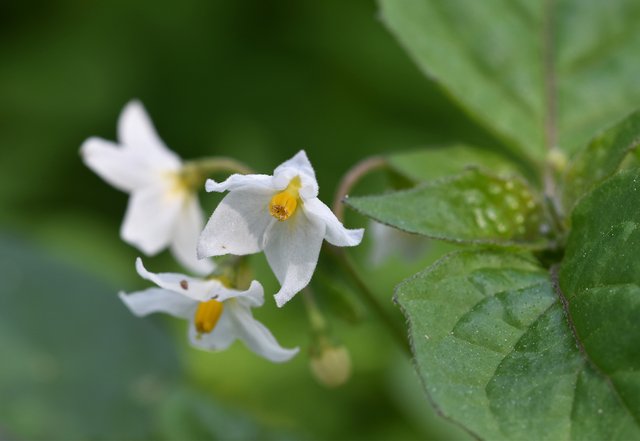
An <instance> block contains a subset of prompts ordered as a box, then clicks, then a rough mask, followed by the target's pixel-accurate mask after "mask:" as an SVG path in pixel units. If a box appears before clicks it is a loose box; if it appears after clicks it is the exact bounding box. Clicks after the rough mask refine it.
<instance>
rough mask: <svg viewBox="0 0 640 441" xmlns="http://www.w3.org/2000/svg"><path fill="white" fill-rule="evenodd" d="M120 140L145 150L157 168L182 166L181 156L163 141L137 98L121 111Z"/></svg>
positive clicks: (122, 142) (119, 121) (132, 146)
mask: <svg viewBox="0 0 640 441" xmlns="http://www.w3.org/2000/svg"><path fill="white" fill-rule="evenodd" d="M118 140H119V141H120V143H121V144H124V145H126V146H129V147H131V148H133V149H137V150H139V151H142V152H144V154H145V155H146V156H147V158H148V160H149V162H150V163H153V164H155V165H156V166H157V168H162V169H168V170H172V169H173V170H175V169H177V168H179V167H180V166H181V161H180V158H179V157H178V155H176V154H175V153H174V152H172V151H171V150H169V149H168V148H167V146H165V144H164V142H162V140H161V139H160V137H159V136H158V134H157V133H156V130H155V128H154V127H153V124H152V123H151V119H150V118H149V116H148V115H147V112H146V111H145V109H144V107H143V105H142V103H140V102H139V101H137V100H133V101H130V102H129V103H128V104H127V105H126V106H125V108H124V109H123V110H122V113H120V118H119V120H118Z"/></svg>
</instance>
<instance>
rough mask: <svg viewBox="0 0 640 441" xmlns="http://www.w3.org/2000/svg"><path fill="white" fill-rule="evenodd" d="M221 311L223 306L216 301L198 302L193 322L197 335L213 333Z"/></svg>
mask: <svg viewBox="0 0 640 441" xmlns="http://www.w3.org/2000/svg"><path fill="white" fill-rule="evenodd" d="M223 309H224V305H223V304H222V302H219V301H217V300H209V301H206V302H200V304H199V305H198V309H196V314H195V316H194V320H193V322H194V324H195V325H196V331H198V334H208V333H209V332H211V331H213V328H215V327H216V323H218V320H220V316H221V315H222V310H223Z"/></svg>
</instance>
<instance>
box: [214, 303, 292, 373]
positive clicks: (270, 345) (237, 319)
mask: <svg viewBox="0 0 640 441" xmlns="http://www.w3.org/2000/svg"><path fill="white" fill-rule="evenodd" d="M225 306H226V305H225ZM228 313H229V315H230V318H231V319H232V320H233V322H234V327H235V332H236V335H237V336H238V338H239V339H241V340H242V341H243V342H244V344H245V345H247V347H248V348H249V349H251V350H252V351H253V352H255V353H256V354H258V355H261V356H262V357H264V358H266V359H267V360H270V361H273V362H275V363H281V362H284V361H287V360H290V359H291V357H293V356H294V355H296V354H297V353H298V351H299V349H298V348H293V349H285V348H283V347H282V346H280V345H279V344H278V341H277V340H276V339H275V337H274V336H273V335H272V334H271V332H270V331H269V330H268V329H267V328H266V327H265V326H264V325H263V324H262V323H260V322H259V321H257V320H256V319H254V318H253V314H251V310H250V309H249V308H246V307H243V306H241V305H239V304H237V303H236V304H231V305H229V307H228Z"/></svg>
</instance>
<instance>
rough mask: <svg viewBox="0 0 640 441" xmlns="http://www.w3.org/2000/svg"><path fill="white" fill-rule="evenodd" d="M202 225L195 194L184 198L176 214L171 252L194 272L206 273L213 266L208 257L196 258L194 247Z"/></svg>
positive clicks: (208, 272)
mask: <svg viewBox="0 0 640 441" xmlns="http://www.w3.org/2000/svg"><path fill="white" fill-rule="evenodd" d="M203 226H204V214H203V213H202V208H201V207H200V203H199V202H198V197H197V196H196V195H190V196H189V197H187V198H186V199H185V200H184V203H183V206H182V210H181V211H180V213H179V214H178V216H177V219H176V222H175V227H174V228H175V229H174V232H173V240H172V241H171V252H172V254H173V256H174V257H175V258H176V260H177V261H178V262H180V263H181V264H182V265H184V266H185V267H186V268H187V269H189V270H190V271H193V272H194V273H196V274H202V275H207V274H210V273H211V271H213V269H214V268H215V265H214V264H213V262H212V261H211V260H209V259H201V260H199V259H198V256H197V253H196V249H197V247H198V237H199V236H200V232H201V231H202V228H203Z"/></svg>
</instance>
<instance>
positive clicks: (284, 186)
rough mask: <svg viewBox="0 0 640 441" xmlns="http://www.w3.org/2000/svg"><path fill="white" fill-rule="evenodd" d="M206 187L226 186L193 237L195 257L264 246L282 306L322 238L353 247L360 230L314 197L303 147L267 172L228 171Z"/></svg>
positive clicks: (309, 268) (306, 277) (301, 283)
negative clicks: (347, 225)
mask: <svg viewBox="0 0 640 441" xmlns="http://www.w3.org/2000/svg"><path fill="white" fill-rule="evenodd" d="M206 189H207V191H217V192H223V191H227V190H228V191H229V194H227V195H226V196H225V197H224V199H222V201H221V202H220V204H219V205H218V207H217V208H216V209H215V211H214V212H213V214H212V215H211V218H210V219H209V222H208V223H207V225H206V226H205V228H204V231H203V232H202V235H201V236H200V241H199V242H198V256H199V257H209V256H221V255H224V254H229V253H230V254H235V255H245V254H252V253H257V252H259V251H262V250H264V252H265V255H266V256H267V261H268V262H269V265H270V266H271V269H272V270H273V272H274V273H275V275H276V277H277V278H278V280H279V281H280V284H281V285H282V286H281V288H280V291H279V292H278V293H277V294H276V295H275V299H276V303H277V304H278V306H282V305H284V304H285V303H287V302H288V301H289V300H290V299H291V298H292V297H293V296H294V295H295V294H296V293H298V292H299V291H300V290H302V288H304V287H305V286H307V284H308V283H309V281H310V280H311V276H312V275H313V272H314V270H315V268H316V264H317V262H318V255H319V253H320V247H321V245H322V240H323V239H326V240H327V241H328V242H329V243H331V244H333V245H336V246H341V247H344V246H354V245H358V244H359V243H360V241H361V240H362V234H363V232H364V230H363V229H358V230H348V229H346V228H345V227H344V226H343V225H342V223H341V222H340V221H339V220H338V219H337V218H336V216H335V215H334V214H333V212H332V211H331V210H330V209H329V207H327V206H326V205H325V204H324V203H323V202H322V201H320V200H319V199H318V182H317V181H316V176H315V173H314V171H313V167H312V166H311V163H310V162H309V159H308V158H307V155H306V153H305V152H304V151H300V152H299V153H298V154H296V155H295V156H294V157H293V158H291V159H290V160H288V161H286V162H284V163H282V164H281V165H280V166H278V168H276V169H275V171H274V172H273V176H269V175H238V174H235V175H231V176H230V177H229V178H228V179H227V180H226V181H224V182H222V183H217V182H215V181H212V180H208V181H207V183H206Z"/></svg>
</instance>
